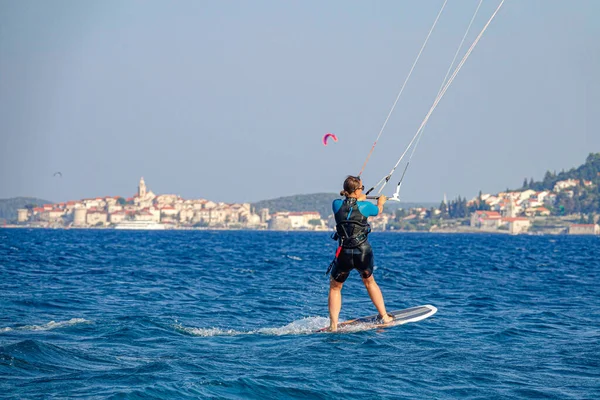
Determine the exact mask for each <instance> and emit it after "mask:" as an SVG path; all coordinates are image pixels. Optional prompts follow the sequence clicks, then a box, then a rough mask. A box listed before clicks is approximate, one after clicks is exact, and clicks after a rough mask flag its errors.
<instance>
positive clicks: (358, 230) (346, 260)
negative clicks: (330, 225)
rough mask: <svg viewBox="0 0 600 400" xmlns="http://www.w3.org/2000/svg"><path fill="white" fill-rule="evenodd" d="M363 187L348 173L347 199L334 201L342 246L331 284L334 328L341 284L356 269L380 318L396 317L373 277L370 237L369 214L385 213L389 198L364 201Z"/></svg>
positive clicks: (345, 190)
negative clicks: (375, 201)
mask: <svg viewBox="0 0 600 400" xmlns="http://www.w3.org/2000/svg"><path fill="white" fill-rule="evenodd" d="M364 189H365V187H364V186H363V184H362V181H361V180H360V178H359V177H355V176H348V177H347V178H346V180H345V181H344V190H342V191H341V192H340V195H341V196H345V199H344V200H342V199H336V200H334V201H333V205H332V208H333V214H334V216H335V222H336V235H335V238H336V239H338V240H339V246H340V249H339V253H338V256H337V259H336V260H335V261H334V265H333V268H332V270H331V278H330V284H329V318H330V325H329V329H330V330H331V331H332V332H334V331H336V330H337V325H338V317H339V315H340V310H341V308H342V286H343V285H344V282H345V281H346V278H348V275H349V274H350V271H352V270H353V269H356V270H357V271H358V272H359V273H360V276H361V277H362V280H363V283H364V284H365V287H366V288H367V292H368V293H369V297H371V301H372V302H373V304H374V305H375V308H377V311H378V312H379V318H380V319H381V321H382V322H383V323H388V322H391V321H392V320H393V317H392V316H390V315H388V314H387V312H386V310H385V304H384V301H383V295H382V294H381V290H380V289H379V286H378V285H377V283H376V282H375V279H374V278H373V249H372V248H371V245H370V244H369V241H368V238H367V235H368V234H369V232H371V228H370V227H369V224H368V223H367V218H368V217H374V216H376V215H379V214H380V213H382V212H383V205H384V204H385V202H386V200H387V198H386V197H385V196H381V197H379V198H378V199H377V205H375V204H373V203H370V202H368V201H365V200H366V199H367V196H366V195H365V194H364V193H363V190H364Z"/></svg>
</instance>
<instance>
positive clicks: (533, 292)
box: [0, 229, 600, 399]
mask: <svg viewBox="0 0 600 400" xmlns="http://www.w3.org/2000/svg"><path fill="white" fill-rule="evenodd" d="M371 243H372V245H373V247H374V250H375V264H376V266H377V268H376V271H375V278H376V280H377V282H378V283H379V285H380V287H381V289H382V292H383V295H384V297H385V300H386V305H387V307H388V309H401V308H407V307H411V306H415V305H420V304H432V305H434V306H436V307H437V308H438V310H439V311H438V313H437V314H436V315H434V316H433V317H430V318H429V319H426V320H423V321H420V322H416V323H411V324H406V325H403V326H398V327H393V328H388V329H381V330H359V331H354V332H342V333H313V332H314V330H315V329H318V328H321V327H323V326H326V325H327V324H328V319H327V292H328V280H327V278H326V277H325V276H324V272H325V269H326V268H327V265H328V264H329V261H330V260H331V258H332V255H333V252H334V250H335V243H334V242H333V241H332V240H331V239H329V237H328V234H326V233H310V232H290V233H286V232H244V231H239V232H231V231H229V232H228V231H219V232H217V231H214V232H213V231H167V232H142V231H140V232H131V231H129V232H128V231H108V230H21V229H19V230H17V229H14V230H11V229H2V230H0V397H2V398H119V399H121V398H131V399H136V398H140V399H141V398H144V399H148V398H157V399H164V398H208V399H211V398H214V399H265V398H276V399H287V398H290V399H294V398H297V399H300V398H315V399H340V398H344V399H365V398H377V399H397V398H403V399H423V398H435V399H455V398H460V399H493V398H545V399H597V398H600V260H599V255H600V238H598V237H569V236H501V235H441V234H397V233H396V234H393V233H373V234H372V235H371ZM373 313H375V309H374V307H373V305H372V304H371V302H370V300H369V298H368V296H367V294H366V290H365V289H364V286H363V285H362V282H361V280H360V278H359V277H358V274H356V273H355V272H354V273H353V274H352V275H351V276H350V278H349V279H348V281H347V282H346V284H345V286H344V289H343V308H342V313H341V319H349V318H353V317H358V316H364V315H369V314H373Z"/></svg>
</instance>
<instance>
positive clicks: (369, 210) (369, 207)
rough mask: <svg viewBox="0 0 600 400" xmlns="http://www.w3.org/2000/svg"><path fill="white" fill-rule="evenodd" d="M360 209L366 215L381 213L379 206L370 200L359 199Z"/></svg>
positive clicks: (371, 215)
mask: <svg viewBox="0 0 600 400" xmlns="http://www.w3.org/2000/svg"><path fill="white" fill-rule="evenodd" d="M358 211H360V213H361V214H362V215H364V216H365V217H374V216H376V215H377V214H379V207H377V206H376V205H375V204H373V203H370V202H368V201H359V202H358Z"/></svg>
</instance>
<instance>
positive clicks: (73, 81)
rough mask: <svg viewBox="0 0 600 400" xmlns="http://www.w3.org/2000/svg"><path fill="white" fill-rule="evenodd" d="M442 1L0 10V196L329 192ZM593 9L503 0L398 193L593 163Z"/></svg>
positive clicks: (434, 84)
mask: <svg viewBox="0 0 600 400" xmlns="http://www.w3.org/2000/svg"><path fill="white" fill-rule="evenodd" d="M442 3H443V1H441V0H439V1H437V0H436V1H433V0H431V1H420V0H412V1H397V0H390V1H373V2H371V1H347V0H343V1H312V0H308V1H292V2H290V1H276V0H272V1H227V2H221V1H200V0H197V1H177V2H168V1H121V0H119V1H110V0H109V1H96V2H91V1H75V0H72V1H29V0H25V1H23V0H19V1H6V0H0V135H1V137H0V174H1V175H0V198H7V197H14V196H36V197H41V198H46V199H49V200H53V201H65V200H71V199H80V198H86V197H94V196H105V195H122V196H130V195H132V194H133V193H134V192H135V190H136V187H137V182H138V181H139V179H140V177H141V176H144V178H145V180H146V183H147V184H148V187H149V188H150V189H151V190H153V191H154V192H155V193H174V194H179V195H181V196H183V197H185V198H208V199H212V200H216V201H226V202H244V201H256V200H262V199H267V198H274V197H279V196H286V195H292V194H302V193H314V192H336V191H339V190H340V186H341V182H342V181H343V179H344V178H345V176H346V175H347V174H356V173H358V171H359V170H360V167H361V166H362V163H363V161H364V159H365V158H366V156H367V154H368V152H369V149H370V148H371V145H372V143H373V141H374V140H375V137H376V136H377V133H378V132H379V129H380V127H381V125H382V124H383V121H384V120H385V117H386V115H387V113H388V111H389V109H390V107H391V105H392V103H393V101H394V99H395V97H396V95H397V94H398V91H399V89H400V87H401V85H402V82H403V81H404V78H405V77H406V74H407V73H408V71H409V69H410V66H411V64H412V62H413V59H414V57H415V56H416V54H417V52H418V50H419V48H420V46H421V44H422V43H423V40H424V38H425V35H426V34H427V32H428V31H429V28H430V26H431V24H432V22H433V20H434V18H435V16H436V14H437V12H438V10H439V8H440V7H441V5H442ZM477 3H478V1H477V0H454V1H452V0H450V1H449V2H448V5H447V8H446V10H445V11H444V14H443V15H442V18H441V20H440V23H439V25H438V28H436V31H434V34H433V36H432V38H431V41H430V44H429V45H428V47H427V49H426V51H425V53H424V55H423V57H422V59H421V61H420V64H419V65H418V66H417V68H416V69H415V72H414V74H413V76H412V78H411V80H410V81H409V83H408V86H407V88H406V90H405V92H404V94H403V96H402V98H401V99H400V102H399V104H398V106H397V108H396V111H395V113H394V114H393V116H392V118H391V120H390V123H389V124H388V127H387V128H386V130H385V131H384V133H383V136H382V138H381V139H380V141H379V144H378V146H377V148H376V149H375V152H374V154H373V156H372V158H371V161H370V163H369V165H368V166H367V169H366V172H365V174H364V175H363V176H364V178H365V181H366V184H367V185H369V184H372V183H374V182H375V181H376V180H378V179H379V178H381V177H382V176H383V175H385V173H387V172H388V170H389V169H390V168H391V167H392V166H393V164H394V163H395V162H396V160H397V158H398V157H399V156H400V154H401V153H402V151H403V150H404V148H405V147H406V145H407V143H408V142H409V141H410V138H411V137H412V136H413V135H414V133H415V132H416V129H417V127H418V126H419V124H420V122H421V121H422V119H423V117H424V116H425V114H426V113H427V110H428V109H429V106H430V104H431V103H432V101H433V99H434V97H435V94H436V92H437V88H438V87H439V85H440V83H441V80H442V78H443V76H444V74H445V72H446V69H447V68H448V65H449V63H450V61H451V59H452V56H453V54H454V51H455V48H456V46H457V45H458V43H459V42H460V38H461V37H462V35H463V34H464V30H465V29H466V26H467V24H468V22H469V20H470V18H471V16H472V13H473V11H474V9H475V7H476V5H477ZM498 4H499V0H485V1H484V3H483V6H482V8H481V10H480V13H479V15H478V17H477V20H476V22H475V24H474V27H473V29H472V31H471V34H470V36H469V38H468V39H467V42H468V43H469V44H470V43H471V42H472V41H473V39H474V37H475V36H476V34H477V33H478V32H479V31H480V29H481V28H482V27H483V25H484V24H485V22H486V21H487V19H488V18H489V16H490V15H491V13H492V12H493V10H494V9H495V8H496V6H497V5H498ZM598 15H600V2H599V1H594V0H589V1H584V0H574V1H564V0H527V1H522V0H507V1H506V3H505V4H504V7H503V8H502V10H501V11H500V13H499V15H498V17H497V18H496V20H495V21H494V22H493V23H492V25H491V26H490V28H489V29H488V31H487V32H486V34H485V35H484V37H483V39H482V40H481V42H480V44H479V46H478V47H477V48H476V49H475V51H474V52H473V54H472V55H471V57H470V58H469V60H468V61H467V64H466V65H465V67H464V68H463V69H462V71H461V72H460V75H459V76H458V77H457V78H456V80H455V81H454V83H453V85H452V87H451V88H450V89H449V91H448V93H447V95H446V97H445V98H444V99H443V100H442V102H441V103H440V105H439V107H438V108H437V110H436V111H435V113H434V114H433V116H432V118H431V120H430V123H429V125H428V127H427V130H426V132H425V135H424V137H423V140H422V141H421V143H420V145H419V147H418V149H417V151H416V154H415V156H414V158H413V161H412V165H411V168H410V169H409V170H408V173H407V176H406V178H405V183H404V185H403V198H404V200H406V201H439V200H440V199H441V198H442V197H443V195H444V193H446V194H447V195H448V198H450V199H451V198H454V197H455V196H457V195H462V196H467V197H473V196H475V195H476V194H477V193H478V192H479V190H483V191H484V192H498V191H502V190H504V189H506V188H507V187H518V186H520V185H521V183H522V182H523V178H524V177H528V178H529V177H533V178H535V179H540V178H542V177H543V174H544V172H545V171H546V170H547V169H552V170H554V169H555V170H557V171H560V170H561V169H569V168H571V167H573V166H577V165H579V164H581V163H583V161H584V160H585V157H586V156H587V154H588V153H590V152H598V151H600V129H599V128H600V113H599V112H598V110H599V109H600V95H599V93H600V72H599V71H600V24H598V22H597V16H598ZM327 132H332V133H334V134H336V135H337V137H338V138H339V141H338V142H337V143H333V144H331V145H329V146H327V147H325V146H323V145H322V144H321V138H322V136H323V135H324V134H325V133H327ZM55 171H61V172H62V174H63V177H62V179H61V178H59V177H53V173H54V172H55ZM399 175H400V172H398V173H397V175H395V176H394V178H393V179H392V180H393V181H395V180H396V179H397V178H399ZM390 191H391V190H390Z"/></svg>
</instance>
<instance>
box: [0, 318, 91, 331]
mask: <svg viewBox="0 0 600 400" xmlns="http://www.w3.org/2000/svg"><path fill="white" fill-rule="evenodd" d="M91 323H92V322H91V321H88V320H87V319H85V318H71V319H70V320H68V321H59V322H56V321H50V322H48V323H47V324H44V325H23V326H16V327H5V328H0V332H11V331H15V330H18V331H50V330H52V329H58V328H63V327H66V326H72V325H77V324H91Z"/></svg>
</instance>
